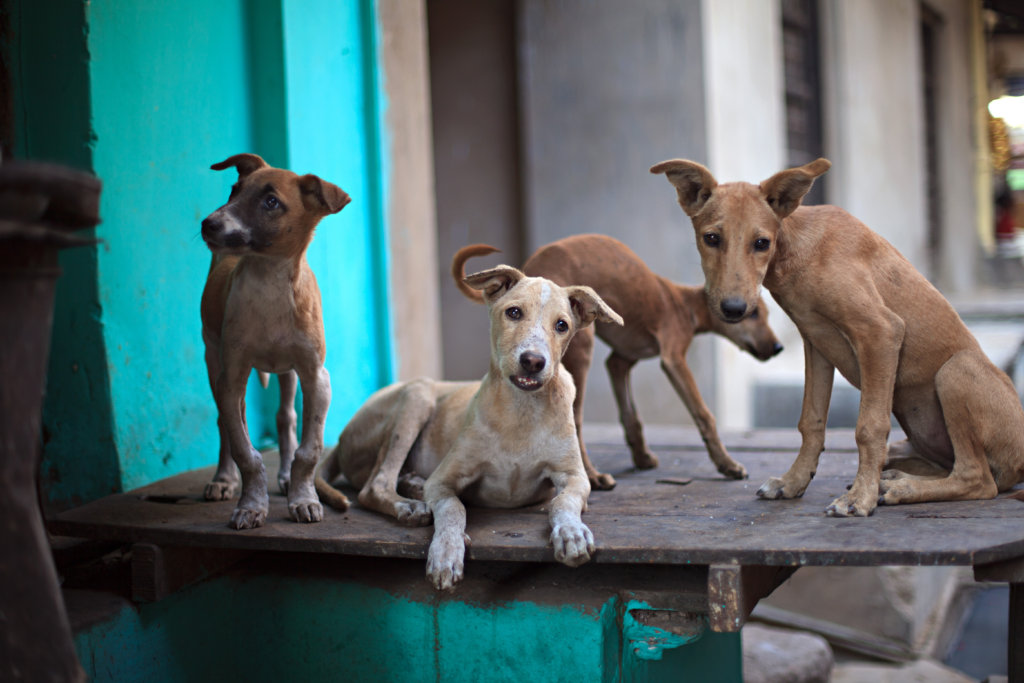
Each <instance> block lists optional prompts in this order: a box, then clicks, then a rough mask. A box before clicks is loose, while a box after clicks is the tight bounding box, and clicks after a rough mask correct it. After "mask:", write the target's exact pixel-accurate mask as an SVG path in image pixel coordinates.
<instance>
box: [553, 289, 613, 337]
mask: <svg viewBox="0 0 1024 683" xmlns="http://www.w3.org/2000/svg"><path fill="white" fill-rule="evenodd" d="M565 293H566V295H567V296H568V297H569V307H570V308H572V314H573V315H574V316H576V326H577V329H579V328H583V327H586V326H587V325H589V324H590V323H592V322H594V321H595V320H600V321H601V322H603V323H615V324H616V325H621V324H622V316H620V315H619V314H618V313H616V312H615V311H613V310H612V308H611V306H609V305H608V304H606V303H605V302H604V299H602V298H601V297H600V296H598V294H597V292H595V291H594V290H593V289H591V288H590V287H586V286H583V285H577V286H575V287H566V288H565Z"/></svg>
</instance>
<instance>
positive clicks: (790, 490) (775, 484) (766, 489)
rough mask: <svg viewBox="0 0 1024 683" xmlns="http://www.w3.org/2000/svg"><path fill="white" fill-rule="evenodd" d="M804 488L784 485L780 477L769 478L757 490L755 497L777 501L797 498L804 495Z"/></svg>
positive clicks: (784, 482)
mask: <svg viewBox="0 0 1024 683" xmlns="http://www.w3.org/2000/svg"><path fill="white" fill-rule="evenodd" d="M806 488H807V487H806V486H803V487H794V486H790V485H789V484H787V483H786V480H785V479H783V478H782V477H769V478H768V481H766V482H765V483H763V484H761V488H759V489H757V497H758V498H765V499H767V500H778V499H779V498H799V497H800V496H802V495H804V490H805V489H806Z"/></svg>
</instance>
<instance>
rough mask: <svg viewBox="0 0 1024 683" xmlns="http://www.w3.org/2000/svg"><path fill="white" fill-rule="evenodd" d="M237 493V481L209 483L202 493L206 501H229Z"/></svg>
mask: <svg viewBox="0 0 1024 683" xmlns="http://www.w3.org/2000/svg"><path fill="white" fill-rule="evenodd" d="M236 493H238V482H237V481H211V482H210V483H209V484H207V485H206V489H205V490H204V491H203V498H205V499H206V500H230V499H231V498H234V497H235V494H236Z"/></svg>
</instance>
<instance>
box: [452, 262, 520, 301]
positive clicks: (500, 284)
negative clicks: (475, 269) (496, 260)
mask: <svg viewBox="0 0 1024 683" xmlns="http://www.w3.org/2000/svg"><path fill="white" fill-rule="evenodd" d="M524 277H526V276H525V275H523V273H522V272H521V271H519V270H517V269H515V268H513V267H512V266H495V267H494V268H488V269H487V270H481V271H480V272H479V273H472V274H471V275H467V276H466V277H465V278H463V279H462V281H463V282H465V283H466V284H467V285H469V286H470V287H472V288H473V289H478V290H480V291H481V292H483V295H484V303H487V304H492V303H494V302H495V301H497V300H498V299H500V298H501V297H502V296H504V295H505V292H507V291H508V290H510V289H512V288H513V287H515V286H516V285H517V284H518V283H519V281H520V280H522V279H523V278H524Z"/></svg>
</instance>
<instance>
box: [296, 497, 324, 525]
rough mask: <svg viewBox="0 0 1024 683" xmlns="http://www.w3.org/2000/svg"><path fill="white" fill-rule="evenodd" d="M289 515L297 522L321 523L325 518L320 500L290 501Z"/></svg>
mask: <svg viewBox="0 0 1024 683" xmlns="http://www.w3.org/2000/svg"><path fill="white" fill-rule="evenodd" d="M288 514H290V515H291V516H292V519H294V520H295V521H296V522H319V521H320V520H322V519H323V518H324V508H323V506H322V505H320V501H318V500H296V501H289V503H288Z"/></svg>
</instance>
